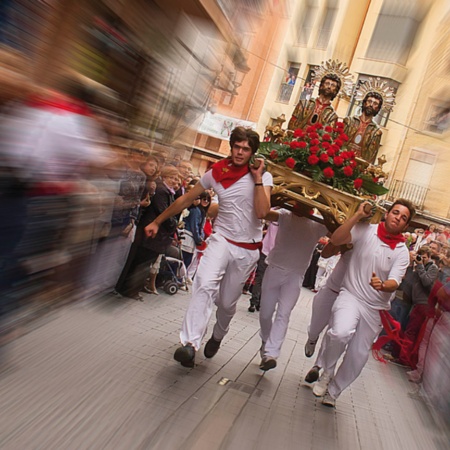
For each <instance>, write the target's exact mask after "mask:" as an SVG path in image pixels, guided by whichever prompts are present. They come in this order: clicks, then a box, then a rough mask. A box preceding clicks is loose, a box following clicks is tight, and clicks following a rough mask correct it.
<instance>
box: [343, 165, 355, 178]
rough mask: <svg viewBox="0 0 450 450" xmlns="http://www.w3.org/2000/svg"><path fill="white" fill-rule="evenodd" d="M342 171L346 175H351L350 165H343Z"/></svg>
mask: <svg viewBox="0 0 450 450" xmlns="http://www.w3.org/2000/svg"><path fill="white" fill-rule="evenodd" d="M343 171H344V175H345V176H346V177H351V176H352V175H353V169H352V168H351V167H350V166H345V167H344V170H343Z"/></svg>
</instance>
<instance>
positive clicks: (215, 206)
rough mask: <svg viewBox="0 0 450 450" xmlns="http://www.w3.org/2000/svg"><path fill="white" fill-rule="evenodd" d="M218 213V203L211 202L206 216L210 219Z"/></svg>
mask: <svg viewBox="0 0 450 450" xmlns="http://www.w3.org/2000/svg"><path fill="white" fill-rule="evenodd" d="M218 213H219V204H218V203H211V205H210V206H209V208H208V212H207V216H208V217H209V218H210V219H211V220H212V219H215V218H216V217H217V214H218Z"/></svg>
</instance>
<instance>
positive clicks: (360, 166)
mask: <svg viewBox="0 0 450 450" xmlns="http://www.w3.org/2000/svg"><path fill="white" fill-rule="evenodd" d="M318 73H319V76H320V75H323V74H324V73H325V74H328V73H335V74H337V75H338V76H339V77H340V78H341V80H342V81H343V82H342V86H344V87H346V86H348V69H346V67H345V65H343V64H342V63H336V62H332V61H327V64H323V65H322V67H321V71H319V72H318ZM325 76H326V75H325ZM345 90H346V89H345ZM319 92H320V91H319ZM373 92H376V93H378V94H379V95H380V96H381V97H382V99H383V100H384V109H388V108H390V109H392V105H393V103H394V102H393V100H394V97H393V94H392V89H391V88H389V87H388V86H386V85H385V83H384V82H381V83H380V81H379V80H378V79H377V80H372V79H369V81H368V82H367V83H365V86H363V88H360V91H359V92H357V94H356V95H358V96H359V98H360V101H362V99H363V98H365V95H367V94H370V93H373ZM344 95H345V93H344ZM354 95H355V94H354ZM380 106H381V105H380ZM297 109H298V108H296V110H297ZM284 122H285V117H284V116H280V117H277V118H276V119H273V122H272V125H270V126H268V127H266V132H265V135H264V142H262V143H261V146H260V150H259V154H260V155H262V156H264V157H265V159H266V167H267V170H268V171H269V172H270V173H271V174H272V175H273V179H274V189H273V191H272V205H273V206H283V207H285V208H288V209H291V210H294V212H295V209H296V208H297V207H298V206H299V204H304V205H308V206H309V207H311V208H314V209H315V210H316V211H319V212H320V214H321V215H322V217H323V218H325V219H326V220H327V222H328V224H329V225H331V226H332V227H334V228H336V227H338V226H339V225H341V224H342V223H343V222H344V221H345V220H346V219H347V218H349V217H351V216H352V215H353V214H354V213H355V212H356V210H357V208H358V206H359V204H360V203H361V202H362V201H363V200H370V201H371V202H372V204H373V208H372V212H373V215H372V217H371V218H370V221H371V222H372V223H377V222H379V221H380V219H381V217H382V215H383V213H384V209H383V208H381V207H380V206H378V205H377V203H376V200H377V197H378V196H382V195H384V194H386V193H387V192H388V189H386V188H385V187H384V186H383V183H384V181H385V180H386V179H387V174H386V173H385V172H384V171H383V164H384V163H385V162H386V159H385V157H384V155H382V156H380V157H378V158H377V162H376V163H375V161H374V163H373V164H371V163H369V162H368V161H366V160H364V159H363V158H362V157H361V153H362V152H360V151H358V145H359V144H360V143H362V142H363V141H364V131H365V129H366V128H365V127H364V123H363V124H362V125H361V127H360V131H359V132H358V130H355V132H354V133H353V137H352V138H349V136H348V135H347V133H346V131H347V130H346V124H345V123H344V122H341V121H339V120H337V121H335V122H333V123H330V124H327V123H322V122H321V121H320V117H319V115H318V114H316V112H315V111H314V110H311V115H310V118H309V119H308V121H307V124H306V125H305V126H304V128H297V129H294V130H283V128H282V126H283V123H284ZM292 122H293V121H292V119H291V121H290V124H291V123H292ZM361 122H362V121H361ZM361 130H362V131H361ZM380 134H381V132H380ZM359 148H361V146H359ZM377 150H378V149H377ZM312 218H313V219H315V220H320V218H319V219H318V216H317V214H316V215H314V216H312Z"/></svg>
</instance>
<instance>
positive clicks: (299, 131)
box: [294, 128, 305, 138]
mask: <svg viewBox="0 0 450 450" xmlns="http://www.w3.org/2000/svg"><path fill="white" fill-rule="evenodd" d="M304 135H305V132H304V131H303V130H302V129H301V128H297V129H296V130H295V131H294V137H295V138H299V137H303V136H304Z"/></svg>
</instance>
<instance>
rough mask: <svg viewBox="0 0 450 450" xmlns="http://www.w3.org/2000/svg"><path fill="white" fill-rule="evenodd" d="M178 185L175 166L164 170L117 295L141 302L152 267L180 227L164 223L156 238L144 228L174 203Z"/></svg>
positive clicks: (168, 222) (129, 257) (171, 221)
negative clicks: (148, 235) (147, 236)
mask: <svg viewBox="0 0 450 450" xmlns="http://www.w3.org/2000/svg"><path fill="white" fill-rule="evenodd" d="M178 182H179V174H178V170H177V169H176V168H175V167H174V166H165V167H163V169H162V170H161V181H160V182H159V183H158V184H157V186H156V191H155V195H154V196H153V198H152V202H151V204H150V206H148V207H147V208H146V210H145V211H144V213H143V215H142V217H141V219H140V221H139V224H138V226H137V229H136V238H135V241H134V242H133V245H132V247H131V250H130V253H129V255H128V258H127V262H126V263H125V266H124V268H123V270H122V274H121V275H120V278H119V281H118V282H117V284H116V292H118V293H119V294H121V295H124V296H126V297H131V298H135V299H136V300H142V297H141V296H140V294H139V292H140V291H141V290H143V289H144V285H145V280H146V278H147V276H148V273H149V268H150V264H152V263H154V262H155V261H156V259H157V258H158V256H159V255H160V254H161V253H165V251H166V250H167V248H168V247H169V246H170V245H171V243H172V241H173V239H174V234H175V231H176V228H177V221H176V219H175V218H173V217H172V218H170V219H167V220H166V221H165V222H163V223H162V224H161V226H160V230H159V233H158V234H157V236H156V237H155V238H146V236H145V233H144V228H145V227H146V226H147V225H148V224H149V223H150V222H153V220H154V219H155V218H156V217H158V216H159V215H160V214H161V213H162V212H163V211H164V210H165V209H167V208H168V207H169V206H170V205H171V204H172V203H173V202H174V195H175V191H174V189H173V188H174V186H175V185H176V183H178Z"/></svg>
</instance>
